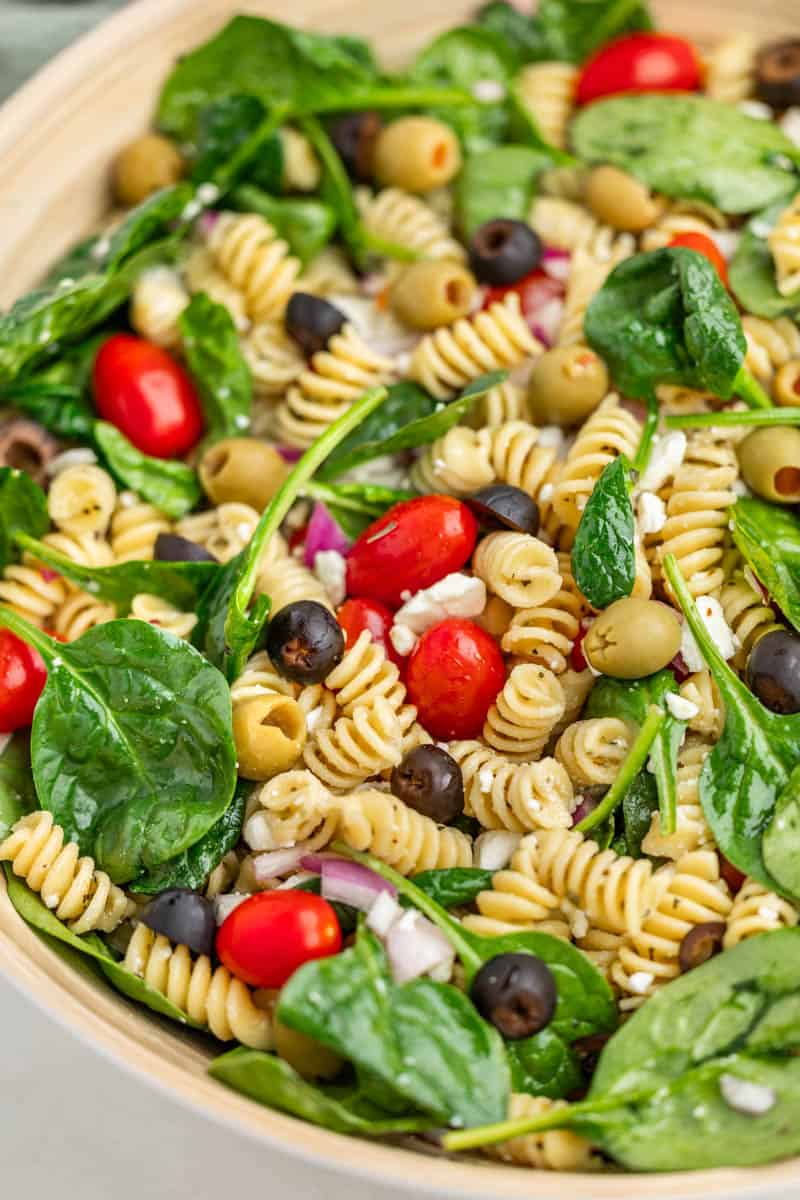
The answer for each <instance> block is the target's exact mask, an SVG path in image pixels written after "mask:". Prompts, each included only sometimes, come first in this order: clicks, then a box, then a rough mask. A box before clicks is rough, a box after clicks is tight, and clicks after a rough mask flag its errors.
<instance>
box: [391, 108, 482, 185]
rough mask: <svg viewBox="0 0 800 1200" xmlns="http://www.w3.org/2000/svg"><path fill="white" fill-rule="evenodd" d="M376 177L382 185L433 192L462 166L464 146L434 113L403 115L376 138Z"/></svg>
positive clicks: (451, 177)
mask: <svg viewBox="0 0 800 1200" xmlns="http://www.w3.org/2000/svg"><path fill="white" fill-rule="evenodd" d="M373 165H374V171H375V178H376V179H377V181H378V183H380V184H381V185H382V186H383V187H398V188H402V189H403V190H404V191H406V192H432V191H433V189H434V188H437V187H444V186H445V184H447V183H449V182H450V181H451V179H453V177H454V176H455V175H457V174H458V172H459V171H460V170H461V148H460V146H459V144H458V138H457V137H456V135H455V134H454V133H453V131H452V129H451V128H450V126H449V125H445V124H444V122H443V121H437V120H436V119H435V118H434V117H400V119H399V120H397V121H392V123H391V125H387V126H385V128H384V129H382V130H381V132H380V133H379V135H378V138H377V140H376V142H375V151H374V158H373Z"/></svg>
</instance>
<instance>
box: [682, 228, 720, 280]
mask: <svg viewBox="0 0 800 1200" xmlns="http://www.w3.org/2000/svg"><path fill="white" fill-rule="evenodd" d="M670 246H685V248H686V249H687V250H696V251H697V253H698V254H702V256H703V258H707V259H708V261H709V262H710V263H711V265H712V267H716V268H717V274H718V275H719V277H720V280H721V281H722V286H723V287H727V286H728V264H727V263H726V262H725V259H724V257H723V255H722V251H721V250H720V248H719V246H718V245H717V243H716V242H715V241H714V240H713V238H710V237H706V235H705V234H704V233H689V232H688V231H687V232H686V233H677V234H676V235H675V237H674V238H673V239H672V241H671V242H670Z"/></svg>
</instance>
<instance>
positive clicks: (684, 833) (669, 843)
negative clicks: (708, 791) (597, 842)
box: [642, 737, 714, 859]
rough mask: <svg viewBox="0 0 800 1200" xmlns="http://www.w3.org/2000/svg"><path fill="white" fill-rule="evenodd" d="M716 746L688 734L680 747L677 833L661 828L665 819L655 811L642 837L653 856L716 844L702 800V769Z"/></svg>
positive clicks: (674, 856) (680, 853) (675, 854)
mask: <svg viewBox="0 0 800 1200" xmlns="http://www.w3.org/2000/svg"><path fill="white" fill-rule="evenodd" d="M711 749H712V746H711V744H710V743H709V742H707V741H704V740H702V739H699V738H696V737H694V738H687V740H686V741H685V742H684V744H683V745H682V746H681V748H680V750H679V751H678V768H677V776H678V788H677V791H678V796H677V799H678V806H677V813H676V828H675V832H674V833H670V834H664V833H662V832H661V819H660V817H659V815H658V813H654V815H653V818H652V821H651V824H650V829H649V830H648V832H647V835H646V836H645V837H644V838H643V840H642V849H643V850H644V852H645V854H650V855H652V856H653V858H671V859H679V858H682V857H683V855H684V854H689V853H691V852H692V851H694V850H700V849H703V848H705V847H708V846H713V844H714V839H713V837H712V834H711V830H710V829H709V827H708V825H707V823H706V819H705V816H704V814H703V809H702V806H701V804H700V772H701V771H702V769H703V763H704V762H705V760H706V758H707V757H708V755H709V754H710V752H711Z"/></svg>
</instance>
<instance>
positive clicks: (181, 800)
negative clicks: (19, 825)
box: [0, 609, 236, 883]
mask: <svg viewBox="0 0 800 1200" xmlns="http://www.w3.org/2000/svg"><path fill="white" fill-rule="evenodd" d="M0 627H5V628H6V629H10V630H11V631H12V633H16V634H17V636H18V637H21V638H22V640H23V641H25V642H27V643H28V644H29V645H31V646H33V647H34V648H35V649H37V650H38V651H39V653H40V654H41V655H42V657H43V659H44V660H45V663H46V664H47V671H48V673H47V683H46V684H45V688H44V691H43V692H42V695H41V697H40V699H39V703H38V704H37V706H36V712H35V714H34V718H33V732H32V742H31V756H32V760H33V776H34V781H35V783H36V792H37V795H38V796H39V800H40V802H41V805H42V807H43V808H47V809H48V810H49V811H50V812H52V814H53V816H54V817H55V819H56V821H57V822H58V824H59V825H60V826H61V827H62V829H63V830H64V832H65V835H66V837H67V838H68V839H69V840H71V841H74V842H77V843H78V845H79V846H80V848H81V852H82V853H83V854H90V855H91V856H92V857H93V858H94V860H95V862H96V863H97V865H98V867H99V868H100V869H101V870H103V871H106V872H107V873H108V874H109V875H110V876H111V878H112V879H113V880H114V882H115V883H126V882H128V880H130V879H134V878H136V876H137V875H139V874H140V873H141V872H142V871H146V870H151V869H152V868H153V867H157V866H160V865H161V863H164V862H166V861H167V860H168V859H171V858H175V857H176V856H177V855H178V854H180V853H182V851H184V850H186V849H187V848H188V847H189V846H192V845H194V843H195V842H197V841H199V840H200V838H201V837H203V835H204V834H206V833H207V832H208V830H209V829H210V828H211V826H212V825H213V824H214V823H215V822H216V821H217V820H219V818H220V817H221V816H222V814H223V813H224V812H225V810H226V809H227V807H228V805H229V804H230V801H231V797H232V795H233V790H234V786H235V783H236V753H235V750H234V745H233V737H232V734H231V699H230V692H229V690H228V687H227V684H226V683H225V680H224V678H223V677H222V676H221V675H220V674H219V672H218V671H217V670H216V669H215V668H214V667H213V666H211V665H209V664H208V663H207V662H206V661H205V660H204V659H203V658H202V656H201V655H200V654H198V652H197V651H196V650H194V649H193V648H192V647H191V646H189V645H188V644H187V643H186V642H183V641H181V639H180V638H177V637H174V636H173V635H172V634H170V633H165V632H164V631H163V630H159V629H156V628H155V627H154V626H152V625H149V624H148V623H147V622H146V621H126V620H121V621H109V622H108V623H107V624H105V625H100V626H97V627H96V628H95V629H90V630H89V631H88V632H87V633H85V634H83V636H82V637H80V638H78V640H77V641H75V642H70V643H68V644H64V645H62V644H61V643H60V642H56V641H54V640H53V639H51V638H50V637H48V635H47V634H46V633H43V632H42V631H41V630H40V629H37V628H35V627H34V626H33V625H30V624H29V623H28V622H27V621H26V620H24V618H23V617H20V616H19V615H18V614H17V613H14V612H11V611H10V610H9V609H2V610H0Z"/></svg>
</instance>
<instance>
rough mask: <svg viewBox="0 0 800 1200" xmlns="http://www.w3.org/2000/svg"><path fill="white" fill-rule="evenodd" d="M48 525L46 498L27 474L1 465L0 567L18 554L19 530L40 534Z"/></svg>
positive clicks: (12, 560)
mask: <svg viewBox="0 0 800 1200" xmlns="http://www.w3.org/2000/svg"><path fill="white" fill-rule="evenodd" d="M49 528H50V517H49V516H48V515H47V497H46V496H45V494H44V492H43V491H42V489H41V488H40V487H39V485H38V483H34V481H33V480H32V479H31V477H30V475H26V473H25V472H24V471H18V470H16V468H14V467H0V568H2V567H5V566H6V564H7V563H12V562H16V561H17V558H18V557H19V555H18V552H17V546H16V542H15V537H16V535H17V534H18V533H27V534H32V535H33V537H40V536H41V535H42V534H43V533H47V531H48V529H49Z"/></svg>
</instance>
